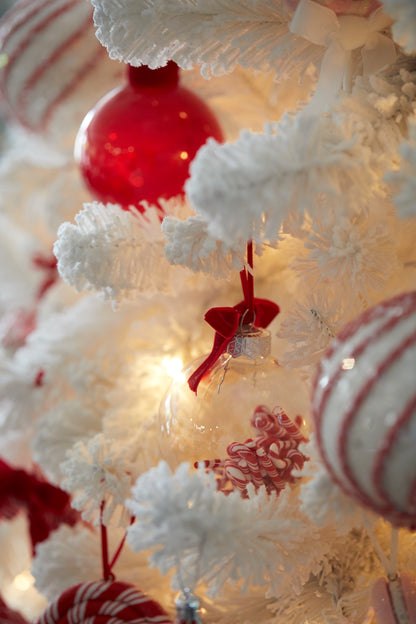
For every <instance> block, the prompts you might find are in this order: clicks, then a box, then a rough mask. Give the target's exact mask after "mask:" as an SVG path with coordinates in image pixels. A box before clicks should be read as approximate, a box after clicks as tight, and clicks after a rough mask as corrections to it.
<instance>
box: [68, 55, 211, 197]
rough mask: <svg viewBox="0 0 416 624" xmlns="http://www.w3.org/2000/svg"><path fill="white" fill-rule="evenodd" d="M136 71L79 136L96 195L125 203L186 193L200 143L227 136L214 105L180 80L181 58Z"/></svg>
mask: <svg viewBox="0 0 416 624" xmlns="http://www.w3.org/2000/svg"><path fill="white" fill-rule="evenodd" d="M128 78H129V81H128V84H127V85H126V86H123V87H120V88H117V89H115V90H114V91H112V92H110V93H109V94H107V95H106V96H104V97H103V98H102V99H101V100H100V101H99V102H98V104H97V105H96V106H95V107H94V108H93V109H92V110H91V111H90V112H89V113H88V114H87V116H86V117H85V119H84V121H83V123H82V125H81V127H80V130H79V132H78V136H77V139H76V143H75V157H76V159H77V160H78V161H79V163H80V168H81V173H82V175H83V178H84V180H85V182H86V184H87V186H88V188H89V189H90V191H91V192H92V194H93V195H94V196H95V197H96V198H97V199H99V200H100V201H102V202H104V203H106V202H109V203H118V204H121V205H122V206H123V208H128V206H129V205H135V206H137V205H138V203H139V202H140V201H142V200H147V201H148V202H149V203H157V200H158V199H159V198H165V199H168V198H170V197H174V196H175V195H179V194H183V186H184V183H185V180H186V179H187V178H188V175H189V164H190V162H191V161H192V159H193V158H194V156H195V154H196V152H197V151H198V149H199V148H200V147H201V145H203V144H204V143H205V142H206V140H207V138H208V137H214V138H215V139H216V140H217V141H222V140H223V134H222V131H221V128H220V126H219V124H218V122H217V120H216V118H215V116H214V115H213V113H212V112H211V110H210V109H209V108H208V106H207V105H206V104H205V103H204V102H203V101H202V100H201V99H200V98H199V97H198V96H196V95H195V94H193V93H192V92H191V91H189V90H188V89H185V88H183V87H181V86H180V85H179V73H178V67H177V65H176V64H175V63H173V62H169V63H168V64H167V66H166V67H162V68H160V69H156V70H150V69H149V68H148V67H145V66H143V67H129V68H128Z"/></svg>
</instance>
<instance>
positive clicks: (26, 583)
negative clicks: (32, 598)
mask: <svg viewBox="0 0 416 624" xmlns="http://www.w3.org/2000/svg"><path fill="white" fill-rule="evenodd" d="M34 581H35V579H34V578H33V576H32V575H31V573H30V572H29V570H25V571H24V572H21V573H20V574H18V575H17V576H15V577H14V579H13V586H14V587H15V588H16V589H17V590H19V591H22V592H24V591H27V590H28V589H29V588H30V587H32V585H33V583H34Z"/></svg>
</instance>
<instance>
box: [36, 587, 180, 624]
mask: <svg viewBox="0 0 416 624" xmlns="http://www.w3.org/2000/svg"><path fill="white" fill-rule="evenodd" d="M126 622H140V624H172V620H171V619H170V618H169V616H168V615H167V614H166V613H165V611H164V610H163V609H162V607H161V606H160V605H159V604H158V603H157V602H155V601H154V600H151V599H150V598H149V597H148V596H146V595H145V594H143V593H142V592H141V591H139V590H137V589H136V588H135V587H132V586H131V585H127V584H126V583H121V582H119V581H97V582H94V583H81V584H80V585H75V586H74V587H70V588H69V589H67V590H65V591H64V592H63V593H62V594H61V595H60V596H59V597H58V598H57V599H56V600H55V601H54V602H52V603H51V604H50V605H49V606H48V607H47V608H46V609H45V611H44V612H43V614H42V615H41V616H40V618H39V619H38V620H37V622H36V624H87V623H88V624H125V623H126Z"/></svg>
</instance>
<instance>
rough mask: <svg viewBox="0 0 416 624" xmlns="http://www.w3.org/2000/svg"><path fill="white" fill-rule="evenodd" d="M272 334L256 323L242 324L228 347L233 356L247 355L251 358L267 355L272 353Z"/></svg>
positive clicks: (228, 351)
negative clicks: (255, 324)
mask: <svg viewBox="0 0 416 624" xmlns="http://www.w3.org/2000/svg"><path fill="white" fill-rule="evenodd" d="M271 343H272V339H271V334H270V332H269V331H267V330H266V329H262V328H261V327H254V325H242V326H241V327H240V328H239V329H238V330H237V333H236V334H235V336H234V338H233V339H232V340H231V342H230V344H229V345H228V347H227V353H228V354H229V355H231V357H233V358H238V357H241V356H245V357H246V358H248V359H250V360H254V359H255V358H257V357H267V356H268V355H270V353H271Z"/></svg>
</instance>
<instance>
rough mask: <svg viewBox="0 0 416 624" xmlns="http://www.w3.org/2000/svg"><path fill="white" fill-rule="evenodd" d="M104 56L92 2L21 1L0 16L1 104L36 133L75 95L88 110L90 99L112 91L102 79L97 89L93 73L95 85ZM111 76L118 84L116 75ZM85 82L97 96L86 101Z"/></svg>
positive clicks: (84, 108) (69, 0)
mask: <svg viewBox="0 0 416 624" xmlns="http://www.w3.org/2000/svg"><path fill="white" fill-rule="evenodd" d="M106 57H107V54H106V51H105V49H104V48H103V47H102V46H101V45H100V44H99V42H98V41H97V39H96V37H95V32H94V25H93V19H92V7H91V4H90V2H87V1H86V0H18V2H16V3H15V4H14V5H13V7H12V8H11V9H10V10H9V11H8V12H7V13H6V14H5V15H4V16H3V17H2V19H1V20H0V95H1V97H2V104H3V108H4V107H5V108H6V113H8V114H9V116H11V117H12V118H14V119H15V120H16V121H18V122H19V123H20V124H21V125H22V126H24V127H25V128H27V129H29V130H31V131H33V132H37V133H44V132H46V131H47V130H48V129H49V126H50V124H51V121H52V120H53V118H54V116H55V114H56V112H57V111H59V110H60V108H61V107H63V106H64V105H66V103H67V102H68V100H69V99H70V98H71V96H75V97H74V98H73V99H74V100H75V99H76V98H78V99H80V100H81V102H80V105H81V106H82V108H83V113H85V112H86V111H87V110H88V107H89V105H90V104H91V101H95V100H96V99H97V97H98V96H99V95H101V94H102V93H105V92H106V90H108V87H109V84H108V83H107V84H106V85H105V90H103V87H102V86H101V85H100V84H99V85H98V90H97V84H96V81H95V77H94V85H92V84H91V74H92V73H93V72H94V74H95V73H96V72H97V69H98V68H99V67H100V68H101V65H102V64H103V63H104V62H107V59H106ZM100 73H101V72H99V74H100ZM101 79H102V78H101V77H100V78H99V80H101ZM109 79H110V84H111V85H114V76H109ZM104 81H105V82H107V81H106V80H105V79H104ZM86 83H87V84H88V83H89V85H88V88H89V90H90V91H92V96H93V98H90V99H91V101H89V100H88V101H87V102H85V103H84V104H83V97H84V90H85V87H86ZM87 99H88V98H87ZM72 105H74V106H78V103H76V104H74V103H73V102H72V103H71V106H72ZM81 119H82V118H81Z"/></svg>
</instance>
